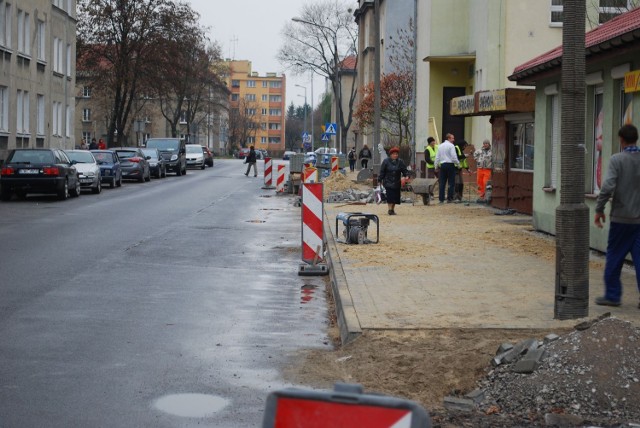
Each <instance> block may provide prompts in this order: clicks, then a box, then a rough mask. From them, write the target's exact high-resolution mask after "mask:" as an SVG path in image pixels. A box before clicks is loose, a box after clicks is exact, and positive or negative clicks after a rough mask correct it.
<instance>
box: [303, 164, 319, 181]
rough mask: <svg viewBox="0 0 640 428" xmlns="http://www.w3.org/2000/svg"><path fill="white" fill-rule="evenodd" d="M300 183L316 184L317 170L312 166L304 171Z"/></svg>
mask: <svg viewBox="0 0 640 428" xmlns="http://www.w3.org/2000/svg"><path fill="white" fill-rule="evenodd" d="M302 173H303V177H302V182H303V183H317V182H318V181H319V180H318V169H317V168H314V167H312V166H310V167H307V168H305V169H304V171H303V172H302Z"/></svg>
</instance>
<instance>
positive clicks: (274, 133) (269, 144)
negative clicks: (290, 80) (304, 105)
mask: <svg viewBox="0 0 640 428" xmlns="http://www.w3.org/2000/svg"><path fill="white" fill-rule="evenodd" d="M227 65H228V67H229V74H228V76H227V85H228V87H229V89H230V90H231V103H230V108H231V109H236V110H237V109H239V108H241V106H243V107H242V108H244V110H245V111H244V112H241V114H244V115H247V116H250V117H254V119H255V122H256V129H255V132H253V133H252V134H253V135H252V136H249V137H248V138H247V141H243V142H239V141H237V142H235V144H237V145H239V146H242V147H248V146H250V145H253V146H255V148H256V149H264V150H267V151H268V152H269V153H271V154H273V153H283V152H284V150H285V119H286V113H287V112H286V104H285V103H286V86H287V81H286V76H285V75H284V74H281V75H278V74H277V73H266V75H264V76H260V75H259V74H258V72H255V71H252V70H251V61H246V60H242V61H236V60H233V61H227Z"/></svg>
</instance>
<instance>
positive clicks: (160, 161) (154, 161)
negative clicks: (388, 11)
mask: <svg viewBox="0 0 640 428" xmlns="http://www.w3.org/2000/svg"><path fill="white" fill-rule="evenodd" d="M140 150H142V153H144V154H145V156H147V157H148V160H149V169H150V170H151V175H153V176H154V177H155V178H164V177H166V176H167V164H166V163H165V160H164V158H163V157H162V155H161V154H160V152H159V151H158V149H150V148H142V149H140Z"/></svg>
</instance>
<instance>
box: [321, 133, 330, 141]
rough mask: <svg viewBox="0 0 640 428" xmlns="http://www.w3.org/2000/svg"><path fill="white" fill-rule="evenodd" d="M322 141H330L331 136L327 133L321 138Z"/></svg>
mask: <svg viewBox="0 0 640 428" xmlns="http://www.w3.org/2000/svg"><path fill="white" fill-rule="evenodd" d="M320 141H323V142H327V141H329V134H327V133H324V134H322V137H321V138H320Z"/></svg>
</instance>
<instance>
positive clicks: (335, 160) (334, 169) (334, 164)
mask: <svg viewBox="0 0 640 428" xmlns="http://www.w3.org/2000/svg"><path fill="white" fill-rule="evenodd" d="M339 165H340V164H339V162H338V157H337V156H332V157H331V172H338V169H340V168H339Z"/></svg>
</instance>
